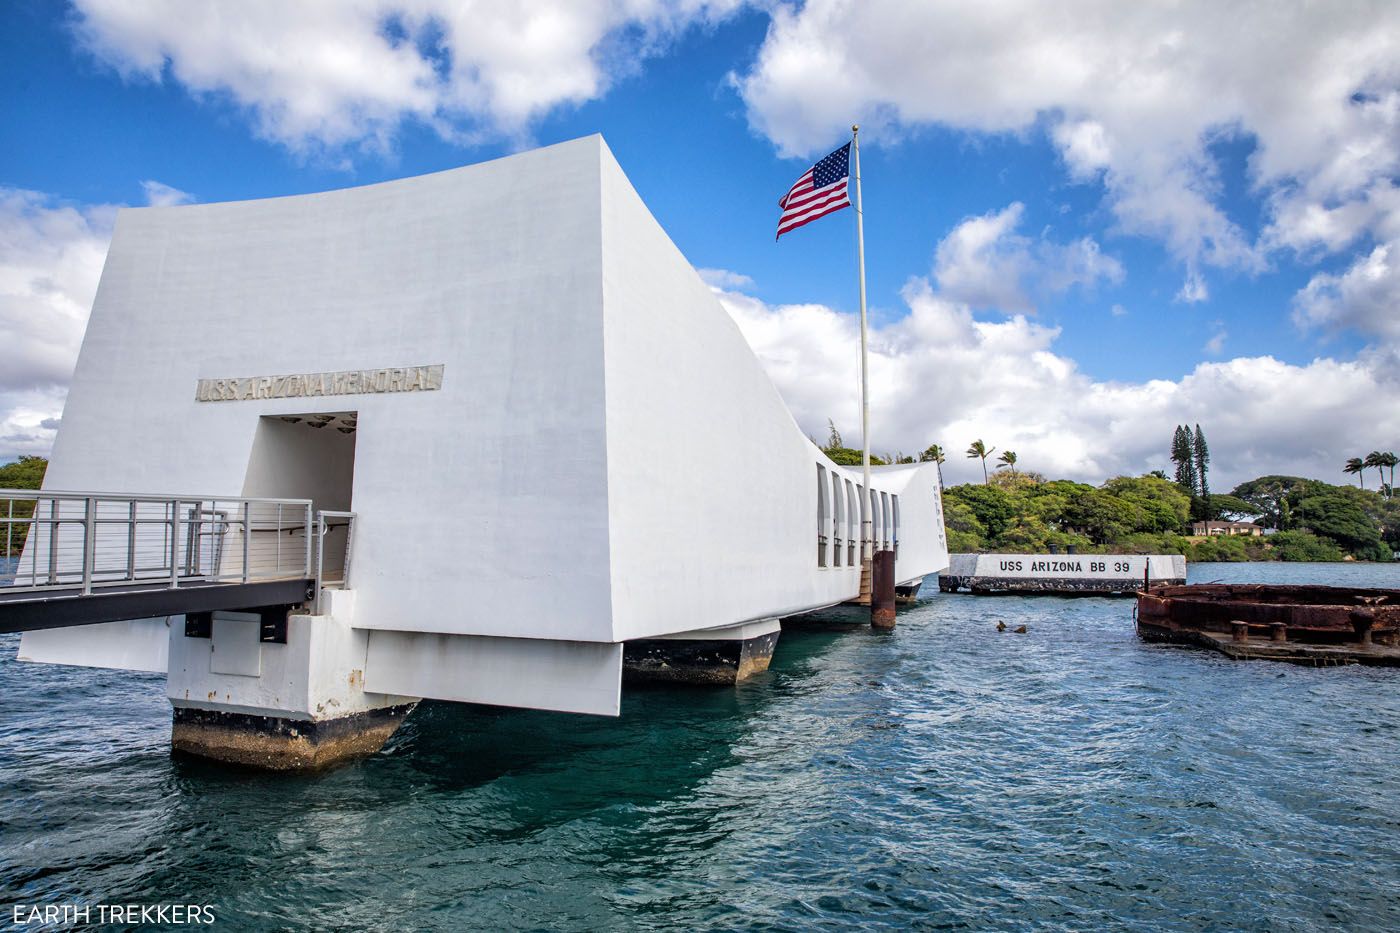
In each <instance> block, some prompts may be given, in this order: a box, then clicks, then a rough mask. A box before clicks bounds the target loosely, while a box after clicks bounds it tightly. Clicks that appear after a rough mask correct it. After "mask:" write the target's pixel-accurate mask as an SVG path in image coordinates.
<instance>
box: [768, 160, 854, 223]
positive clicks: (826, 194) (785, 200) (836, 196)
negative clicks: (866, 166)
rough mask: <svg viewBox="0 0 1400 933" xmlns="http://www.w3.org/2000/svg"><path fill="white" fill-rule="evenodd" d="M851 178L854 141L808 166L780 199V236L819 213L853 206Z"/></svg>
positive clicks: (819, 214) (810, 220)
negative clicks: (849, 190) (848, 193)
mask: <svg viewBox="0 0 1400 933" xmlns="http://www.w3.org/2000/svg"><path fill="white" fill-rule="evenodd" d="M850 180H851V144H850V143H846V145H844V146H842V147H841V148H840V149H837V150H836V151H835V152H833V153H831V154H830V155H828V156H827V157H826V158H824V159H822V160H821V161H820V162H818V163H817V164H816V165H814V166H812V167H811V168H809V169H807V171H806V172H804V173H803V174H802V177H801V178H799V179H797V183H796V184H794V185H793V186H792V188H791V189H789V191H788V193H787V194H785V195H783V196H782V198H781V199H780V200H779V201H778V206H779V207H781V208H782V209H783V216H781V217H779V218H778V237H781V236H782V235H783V234H784V233H788V232H790V231H792V230H796V229H797V228H798V227H801V226H802V225H803V224H809V223H811V222H812V221H814V220H816V219H817V218H818V217H825V216H826V215H827V214H830V213H833V212H834V211H839V210H840V209H841V208H843V207H850V206H851V199H850V197H849V196H848V195H847V191H846V187H847V185H848V184H849V183H850Z"/></svg>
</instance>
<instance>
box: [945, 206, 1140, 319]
mask: <svg viewBox="0 0 1400 933" xmlns="http://www.w3.org/2000/svg"><path fill="white" fill-rule="evenodd" d="M1023 213H1024V206H1023V205H1022V204H1020V203H1019V202H1014V203H1012V204H1011V205H1009V206H1008V207H1006V208H1005V209H1003V210H1001V211H993V212H990V213H987V214H983V215H981V216H978V217H969V218H967V219H965V220H963V221H962V222H961V223H960V224H958V226H957V227H955V228H954V229H953V231H952V232H951V233H949V234H948V236H947V237H945V238H944V239H943V241H942V242H940V243H939V244H938V248H937V250H936V252H935V254H934V266H933V275H934V278H935V279H936V280H937V282H938V289H939V292H940V294H942V295H943V296H944V297H946V298H949V299H951V300H954V301H961V302H964V303H966V304H969V305H972V306H973V307H977V308H997V309H1000V310H1003V311H1013V312H1014V311H1020V312H1030V311H1034V310H1035V301H1034V299H1033V296H1032V295H1031V294H1028V291H1029V290H1034V291H1040V292H1046V293H1055V292H1062V291H1065V290H1067V289H1069V288H1072V287H1074V286H1076V285H1079V286H1084V287H1092V286H1094V285H1095V284H1097V283H1098V282H1099V280H1101V279H1102V280H1107V281H1110V282H1118V281H1121V280H1122V278H1123V267H1122V265H1120V264H1119V262H1118V260H1116V259H1114V258H1113V257H1112V256H1106V255H1104V254H1103V252H1101V251H1100V249H1099V245H1098V243H1096V242H1095V241H1094V240H1092V239H1090V238H1089V237H1084V238H1082V239H1079V240H1075V241H1073V242H1071V243H1055V242H1053V241H1051V240H1049V239H1047V238H1044V237H1042V238H1041V239H1040V240H1039V241H1033V240H1031V239H1030V238H1028V237H1025V236H1022V235H1020V234H1018V233H1016V229H1017V227H1019V226H1020V223H1021V218H1022V215H1023Z"/></svg>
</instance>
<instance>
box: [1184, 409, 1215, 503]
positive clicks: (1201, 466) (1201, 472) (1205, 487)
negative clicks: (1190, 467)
mask: <svg viewBox="0 0 1400 933" xmlns="http://www.w3.org/2000/svg"><path fill="white" fill-rule="evenodd" d="M1189 430H1190V429H1188V432H1189ZM1191 453H1192V454H1193V455H1194V456H1195V460H1196V485H1197V487H1198V492H1199V494H1200V497H1201V503H1200V508H1199V510H1198V511H1199V512H1200V516H1201V518H1202V519H1203V520H1205V521H1209V520H1210V519H1212V518H1214V517H1215V515H1214V510H1213V509H1212V508H1211V507H1210V483H1208V482H1207V481H1206V472H1207V470H1208V469H1209V467H1210V447H1209V446H1208V445H1207V444H1206V432H1204V431H1202V430H1201V426H1200V425H1199V424H1198V425H1196V433H1195V435H1194V436H1192V438H1191Z"/></svg>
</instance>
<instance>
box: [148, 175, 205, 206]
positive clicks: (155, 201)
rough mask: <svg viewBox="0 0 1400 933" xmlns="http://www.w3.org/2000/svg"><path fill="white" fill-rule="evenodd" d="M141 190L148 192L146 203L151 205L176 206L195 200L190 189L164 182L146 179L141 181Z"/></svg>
mask: <svg viewBox="0 0 1400 933" xmlns="http://www.w3.org/2000/svg"><path fill="white" fill-rule="evenodd" d="M141 190H142V191H144V192H145V194H146V203H147V204H148V205H150V206H151V207H174V206H176V205H179V204H190V203H193V202H194V200H195V197H194V195H192V194H190V193H189V192H188V191H181V190H180V189H179V188H172V187H171V186H170V185H167V184H165V183H163V182H159V181H153V180H151V179H149V178H148V179H146V180H145V181H143V182H141Z"/></svg>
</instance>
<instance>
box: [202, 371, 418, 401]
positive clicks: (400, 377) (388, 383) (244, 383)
mask: <svg viewBox="0 0 1400 933" xmlns="http://www.w3.org/2000/svg"><path fill="white" fill-rule="evenodd" d="M442 371H443V364H441V363H438V364H436V365H434V366H400V367H386V368H384V369H349V370H344V371H342V372H334V373H289V374H287V375H283V376H243V377H241V378H223V379H201V380H199V382H198V384H197V385H196V386H195V393H194V397H195V401H198V402H231V401H247V400H251V399H264V398H303V397H306V396H316V395H372V394H379V393H386V392H431V391H433V390H436V389H441V388H442Z"/></svg>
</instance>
